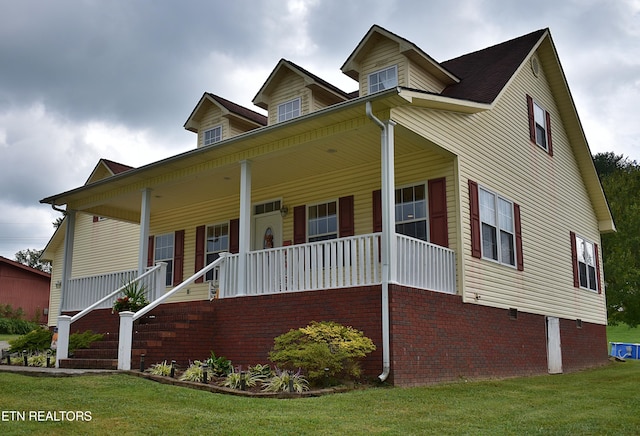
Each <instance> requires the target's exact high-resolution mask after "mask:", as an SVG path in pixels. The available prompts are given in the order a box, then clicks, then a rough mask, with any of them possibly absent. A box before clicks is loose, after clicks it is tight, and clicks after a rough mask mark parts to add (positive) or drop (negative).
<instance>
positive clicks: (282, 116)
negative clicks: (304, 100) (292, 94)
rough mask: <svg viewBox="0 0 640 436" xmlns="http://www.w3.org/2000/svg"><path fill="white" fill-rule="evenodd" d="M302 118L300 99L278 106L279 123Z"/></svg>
mask: <svg viewBox="0 0 640 436" xmlns="http://www.w3.org/2000/svg"><path fill="white" fill-rule="evenodd" d="M299 116H300V99H299V98H296V99H293V100H289V101H287V102H285V103H282V104H281V105H278V122H279V123H281V122H283V121H287V120H290V119H292V118H295V117H299Z"/></svg>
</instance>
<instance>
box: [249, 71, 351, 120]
mask: <svg viewBox="0 0 640 436" xmlns="http://www.w3.org/2000/svg"><path fill="white" fill-rule="evenodd" d="M287 70H288V71H292V72H294V73H295V74H298V75H300V76H302V78H303V79H304V81H305V85H306V86H307V87H314V86H315V87H317V88H318V89H321V90H323V91H325V92H326V93H328V94H329V95H332V96H333V97H335V100H336V102H340V101H346V100H350V99H351V98H353V97H352V95H353V93H347V92H344V91H343V90H341V89H340V88H338V87H337V86H334V85H332V84H331V83H329V82H327V81H326V80H324V79H321V78H320V77H318V76H316V75H315V74H313V73H311V72H309V71H307V70H305V69H304V68H302V67H301V66H299V65H297V64H295V63H293V62H291V61H288V60H286V59H280V61H278V64H277V65H276V66H275V68H274V69H273V71H271V74H269V77H268V78H267V80H266V81H265V82H264V84H263V85H262V87H261V88H260V90H259V91H258V92H257V93H256V96H255V97H253V103H254V104H255V105H256V106H258V107H261V108H263V109H267V108H268V104H267V100H268V99H267V98H266V97H267V96H268V95H269V94H270V93H271V90H272V89H273V87H274V86H276V84H277V83H278V80H279V78H280V77H281V75H282V74H283V73H284V72H286V71H287Z"/></svg>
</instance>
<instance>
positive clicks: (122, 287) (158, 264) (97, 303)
mask: <svg viewBox="0 0 640 436" xmlns="http://www.w3.org/2000/svg"><path fill="white" fill-rule="evenodd" d="M163 265H166V263H165V262H158V263H157V264H156V266H154V267H153V268H151V269H150V270H149V271H147V272H145V273H144V274H142V275H140V276H138V277H136V278H135V279H133V280H131V281H130V282H129V283H125V284H124V285H122V286H120V287H119V288H118V289H116V290H115V291H113V292H112V293H110V294H109V295H107V296H106V297H102V298H101V299H100V300H98V301H96V302H95V303H93V304H92V305H91V306H89V307H87V308H86V309H84V310H83V311H81V312H79V313H76V314H75V315H74V316H72V317H71V322H74V321H77V320H79V319H80V318H82V317H83V316H85V315H86V314H87V313H89V312H91V311H92V310H93V309H95V308H96V307H98V306H99V305H101V304H102V303H104V302H105V301H107V300H108V299H110V298H113V297H115V296H116V295H118V294H119V293H120V292H122V291H123V290H124V288H126V287H127V286H129V285H130V284H131V283H135V282H137V281H140V280H141V279H143V278H145V277H147V276H149V275H151V274H152V273H154V272H156V271H157V270H158V269H160V268H162V266H163Z"/></svg>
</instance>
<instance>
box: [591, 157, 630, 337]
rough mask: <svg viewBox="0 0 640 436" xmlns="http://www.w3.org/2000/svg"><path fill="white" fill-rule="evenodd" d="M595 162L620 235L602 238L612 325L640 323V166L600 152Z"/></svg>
mask: <svg viewBox="0 0 640 436" xmlns="http://www.w3.org/2000/svg"><path fill="white" fill-rule="evenodd" d="M594 163H595V166H596V170H597V171H598V175H599V176H600V180H601V182H602V187H603V189H604V192H605V195H606V196H607V200H608V202H609V207H610V209H611V214H612V215H613V219H614V221H615V224H616V228H617V230H618V231H617V232H616V233H609V234H605V235H602V255H603V258H604V264H603V268H604V276H605V281H606V289H607V314H608V316H609V322H610V323H612V324H618V323H626V324H629V325H630V326H633V327H635V326H637V325H638V324H640V166H639V165H638V163H637V162H635V161H631V160H629V159H627V158H625V157H624V156H622V155H615V154H614V153H611V152H609V153H598V154H597V155H595V156H594Z"/></svg>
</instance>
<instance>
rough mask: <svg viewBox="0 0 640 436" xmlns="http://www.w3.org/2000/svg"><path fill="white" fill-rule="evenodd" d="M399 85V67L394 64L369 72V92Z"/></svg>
mask: <svg viewBox="0 0 640 436" xmlns="http://www.w3.org/2000/svg"><path fill="white" fill-rule="evenodd" d="M394 86H398V67H397V66H395V65H394V66H392V67H389V68H385V69H384V70H380V71H376V72H375V73H371V74H369V94H373V93H375V92H379V91H384V90H385V89H389V88H393V87H394Z"/></svg>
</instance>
